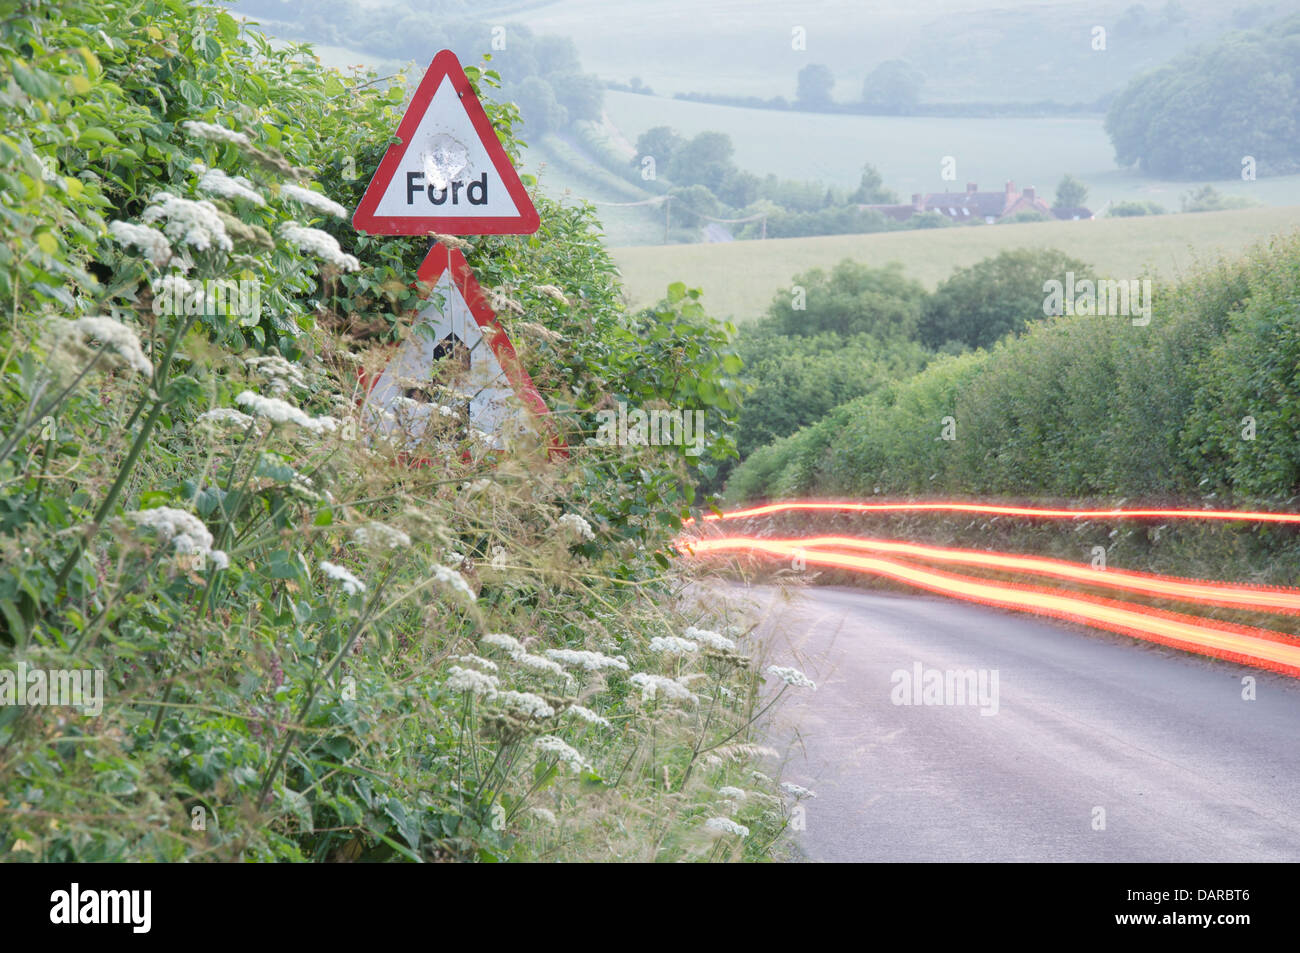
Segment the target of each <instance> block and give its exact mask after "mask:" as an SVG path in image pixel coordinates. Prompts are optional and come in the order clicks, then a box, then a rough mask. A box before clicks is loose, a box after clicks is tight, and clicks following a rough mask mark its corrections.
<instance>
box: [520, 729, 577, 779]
mask: <svg viewBox="0 0 1300 953" xmlns="http://www.w3.org/2000/svg"><path fill="white" fill-rule="evenodd" d="M533 745H534V746H535V747H536V748H538V749H539V750H540V751H541V752H542V753H543V754H553V755H555V757H556V758H558V759H559V760H560V761H561V762H562V763H563V764H566V765H568V767H569V770H570V771H572V772H573V773H574V774H577V773H578V772H579V771H581V770H583V769H584V768H586V769H588V770H590V768H591V764H590V762H588V761H587V759H586V758H584V757H583V756H582V753H581V752H579V751H578V749H577V748H574V747H571V746H570V745H568V744H566V743H565V742H564V741H562V740H561V739H559V738H557V737H555V735H542V736H541V737H540V738H538V739H537V740H536V741H534V742H533Z"/></svg>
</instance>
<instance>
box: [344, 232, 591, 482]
mask: <svg viewBox="0 0 1300 953" xmlns="http://www.w3.org/2000/svg"><path fill="white" fill-rule="evenodd" d="M416 278H417V282H418V287H420V288H421V289H426V290H427V292H428V293H429V294H432V295H433V296H434V297H435V299H437V298H440V299H441V301H438V300H434V301H431V302H430V303H429V304H428V305H427V306H426V307H425V308H424V309H423V310H422V311H421V312H420V314H419V316H418V317H417V318H416V320H415V325H414V327H413V328H412V330H411V333H410V334H409V335H408V336H407V338H406V340H405V341H404V342H402V345H401V346H400V347H399V348H398V350H397V354H396V355H394V357H393V359H392V360H391V361H390V362H389V364H388V366H387V367H386V368H384V371H383V373H381V374H380V375H379V377H378V378H377V379H376V380H375V382H374V385H373V387H371V389H370V394H369V399H368V401H367V403H368V405H369V407H370V409H371V411H372V413H376V415H377V416H379V417H381V418H382V420H381V422H380V426H381V427H382V429H384V430H386V431H389V432H392V431H393V430H394V429H402V430H405V431H406V432H407V433H408V434H409V435H410V436H412V437H416V438H418V437H419V436H421V435H422V434H423V433H424V431H425V429H427V426H428V418H429V417H431V416H433V415H435V414H439V415H442V416H447V415H448V414H449V413H453V414H454V413H457V410H458V409H459V408H453V407H451V406H449V405H450V404H459V405H460V406H461V407H464V406H465V405H466V404H467V405H468V412H469V413H468V416H469V422H470V424H471V426H473V427H475V428H477V429H478V430H481V431H483V432H484V433H485V434H486V435H487V436H488V437H489V439H490V440H491V441H492V442H493V444H495V445H498V446H499V445H500V443H501V439H502V438H503V437H506V436H513V435H514V434H516V433H518V432H519V431H520V430H521V429H525V428H526V429H534V430H542V431H544V432H545V434H546V436H547V439H548V443H549V447H550V450H551V453H552V454H558V455H560V456H566V455H567V452H566V447H565V445H564V442H563V441H562V440H561V439H560V437H559V435H558V433H557V432H556V430H555V427H554V424H553V423H552V422H551V420H550V412H549V411H548V410H547V407H546V401H544V400H543V399H542V395H541V394H540V393H538V391H537V387H536V386H535V385H534V384H533V381H532V378H531V377H529V376H528V371H526V370H525V369H524V366H523V364H522V363H520V361H519V357H518V355H517V354H516V353H515V349H514V346H513V345H511V343H510V339H509V338H508V337H507V336H506V332H505V329H504V328H503V327H501V324H500V323H499V322H498V321H497V316H496V314H495V312H493V310H492V309H491V307H489V305H488V301H487V296H486V295H485V294H484V292H483V289H482V288H481V287H480V286H479V283H478V282H477V281H476V280H475V278H474V273H473V272H472V271H470V268H469V264H468V263H467V262H466V261H465V256H464V255H462V254H461V253H460V252H459V251H457V250H456V249H454V248H453V249H449V248H447V247H446V246H444V245H442V244H435V245H434V246H433V248H432V249H430V251H429V254H428V255H427V256H426V257H425V259H424V262H423V263H422V264H421V265H420V268H419V271H417V272H416ZM444 358H451V359H452V360H460V361H461V362H462V366H463V367H464V368H465V370H464V372H463V373H462V374H461V375H460V377H459V379H458V380H457V390H458V394H457V395H456V396H441V395H440V394H438V393H419V396H418V397H413V392H420V391H421V385H422V384H424V383H427V382H431V381H432V379H433V371H434V368H435V364H436V363H437V362H438V361H439V360H441V359H444ZM421 397H422V398H423V400H420V399H419V398H421ZM402 398H407V399H406V400H403V399H402ZM520 405H522V407H521V406H520ZM444 408H445V409H444ZM537 423H540V424H541V427H540V428H538V427H535V426H534V425H535V424H537Z"/></svg>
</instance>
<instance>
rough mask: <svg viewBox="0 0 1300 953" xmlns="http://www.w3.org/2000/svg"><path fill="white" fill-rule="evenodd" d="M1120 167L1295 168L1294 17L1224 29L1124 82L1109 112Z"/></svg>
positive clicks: (1299, 48) (1231, 172)
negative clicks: (1258, 25)
mask: <svg viewBox="0 0 1300 953" xmlns="http://www.w3.org/2000/svg"><path fill="white" fill-rule="evenodd" d="M1106 131H1107V132H1108V133H1109V134H1110V138H1111V142H1112V143H1113V145H1114V147H1115V158H1116V161H1117V162H1119V164H1120V165H1123V166H1136V167H1137V168H1138V169H1140V170H1141V171H1143V172H1146V173H1149V174H1151V175H1156V176H1165V177H1171V178H1172V177H1197V178H1200V177H1205V178H1212V179H1226V178H1234V177H1236V176H1237V175H1239V174H1241V173H1242V172H1243V169H1245V168H1246V166H1247V164H1248V159H1247V157H1250V160H1253V168H1252V169H1251V172H1252V173H1253V174H1255V175H1285V174H1289V173H1292V172H1297V171H1300V15H1296V16H1292V17H1289V18H1287V19H1285V20H1282V21H1280V22H1278V23H1275V24H1273V25H1272V26H1270V27H1268V28H1267V29H1260V30H1251V31H1248V32H1238V33H1230V34H1228V35H1227V36H1225V37H1224V38H1223V39H1222V40H1220V41H1219V42H1217V43H1214V44H1210V45H1207V46H1203V47H1200V48H1198V49H1196V50H1193V51H1191V52H1189V53H1185V54H1183V55H1182V56H1179V57H1177V58H1175V59H1174V60H1172V61H1171V62H1170V63H1168V64H1166V65H1164V66H1161V67H1160V68H1158V69H1155V70H1152V71H1151V72H1149V73H1145V74H1143V75H1141V76H1139V77H1137V78H1136V79H1134V80H1133V81H1132V82H1130V83H1129V84H1128V85H1127V86H1126V87H1125V88H1124V89H1123V90H1122V91H1121V92H1120V93H1119V95H1118V96H1116V98H1115V100H1114V102H1113V103H1112V104H1111V107H1110V111H1109V113H1108V114H1107V116H1106Z"/></svg>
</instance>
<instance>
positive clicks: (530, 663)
mask: <svg viewBox="0 0 1300 953" xmlns="http://www.w3.org/2000/svg"><path fill="white" fill-rule="evenodd" d="M514 660H515V663H516V664H518V665H522V666H523V667H524V668H526V669H530V670H532V671H534V672H546V673H547V674H550V675H560V676H562V677H564V678H572V676H571V675H570V674H569V673H568V672H566V671H565V670H564V669H562V668H560V666H559V665H557V664H556V663H555V662H552V661H551V660H550V659H548V658H542V657H541V656H540V655H529V654H528V653H527V652H524V653H522V654H521V655H516V656H514Z"/></svg>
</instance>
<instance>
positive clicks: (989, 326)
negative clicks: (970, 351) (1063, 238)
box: [917, 248, 1089, 350]
mask: <svg viewBox="0 0 1300 953" xmlns="http://www.w3.org/2000/svg"><path fill="white" fill-rule="evenodd" d="M1068 271H1072V272H1074V273H1075V276H1076V280H1078V279H1079V278H1083V277H1087V276H1088V272H1089V267H1088V265H1087V264H1085V263H1084V262H1081V261H1079V260H1077V259H1075V258H1071V257H1070V256H1068V255H1066V254H1065V253H1064V252H1060V251H1057V250H1055V249H1052V248H1044V249H1030V248H1021V249H1017V250H1015V251H1004V252H1002V253H1001V254H999V255H997V256H995V257H993V258H985V259H984V260H983V261H980V262H977V263H975V264H974V265H971V266H970V267H969V268H958V269H957V270H956V271H954V272H953V273H952V275H951V276H950V277H949V278H948V279H947V280H946V281H944V282H943V283H942V284H940V285H939V287H938V288H936V289H935V291H934V294H932V295H931V296H930V297H929V299H928V300H927V301H926V302H925V307H924V308H923V309H922V312H921V320H920V324H919V326H918V329H917V330H918V336H919V337H920V339H921V343H922V344H924V345H926V346H927V347H931V348H935V349H936V350H937V349H938V348H941V347H943V346H944V345H946V344H948V343H949V342H952V341H955V342H957V343H958V344H960V345H964V346H966V347H972V348H975V347H988V346H989V345H991V344H992V343H993V342H994V341H997V340H998V339H999V338H1002V337H1005V336H1006V335H1008V334H1012V333H1017V332H1019V331H1022V330H1024V327H1025V325H1026V324H1028V323H1029V322H1030V321H1034V320H1040V319H1042V318H1043V317H1044V315H1043V298H1044V292H1043V283H1044V282H1046V281H1048V280H1050V279H1056V280H1057V281H1065V273H1066V272H1068Z"/></svg>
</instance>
